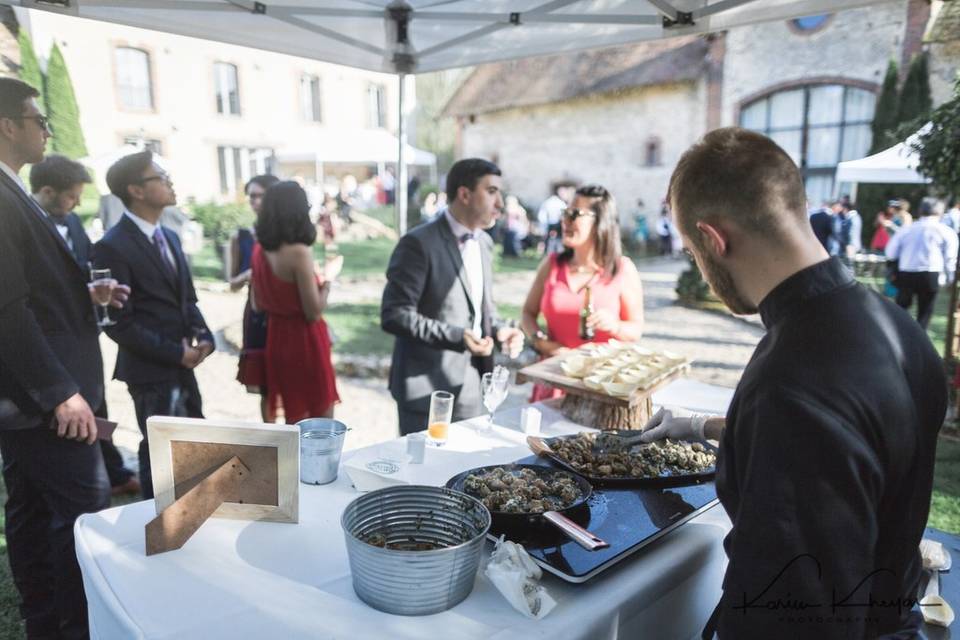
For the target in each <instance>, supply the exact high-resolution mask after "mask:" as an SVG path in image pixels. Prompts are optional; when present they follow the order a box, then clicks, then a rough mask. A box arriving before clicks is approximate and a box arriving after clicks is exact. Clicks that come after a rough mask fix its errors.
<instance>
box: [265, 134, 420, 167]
mask: <svg viewBox="0 0 960 640" xmlns="http://www.w3.org/2000/svg"><path fill="white" fill-rule="evenodd" d="M397 144H398V142H397V137H396V136H394V135H392V134H391V133H390V132H388V131H384V130H383V129H366V130H363V131H351V132H330V133H329V134H324V136H323V139H322V140H321V141H320V142H319V143H318V144H314V145H310V146H308V147H285V148H281V149H279V150H278V151H277V153H276V159H277V161H278V162H344V163H350V164H363V163H376V164H381V163H388V162H396V161H397ZM403 155H404V157H405V158H406V163H407V164H408V165H411V164H414V165H425V166H431V165H435V164H436V162H437V156H436V155H434V154H432V153H430V152H429V151H424V150H423V149H417V148H416V147H412V146H410V145H409V144H408V145H406V146H405V147H404V154H403Z"/></svg>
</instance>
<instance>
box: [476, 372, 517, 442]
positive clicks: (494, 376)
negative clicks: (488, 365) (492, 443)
mask: <svg viewBox="0 0 960 640" xmlns="http://www.w3.org/2000/svg"><path fill="white" fill-rule="evenodd" d="M509 381H510V372H509V371H507V370H506V369H505V368H504V367H497V368H496V369H494V370H493V371H492V372H491V373H485V374H483V378H481V380H480V392H481V393H482V395H483V406H485V407H486V408H487V411H489V412H490V415H489V416H488V417H487V430H488V431H489V430H491V429H492V428H493V413H494V412H495V411H496V410H497V407H499V406H500V404H501V403H502V402H503V401H504V400H506V399H507V383H508V382H509Z"/></svg>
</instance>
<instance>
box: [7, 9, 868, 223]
mask: <svg viewBox="0 0 960 640" xmlns="http://www.w3.org/2000/svg"><path fill="white" fill-rule="evenodd" d="M881 1H883V0H264V1H262V2H260V1H256V0H0V2H2V3H4V4H12V5H15V6H20V7H24V8H30V9H38V10H43V11H54V12H57V13H64V14H67V15H73V16H78V17H81V18H90V19H93V20H102V21H106V22H116V23H119V24H125V25H130V26H134V27H142V28H145V29H154V30H158V31H166V32H169V33H175V34H179V35H185V36H194V37H197V38H204V39H207V40H215V41H218V42H227V43H231V44H236V45H241V46H247V47H255V48H259V49H266V50H269V51H275V52H278V53H286V54H290V55H295V56H301V57H305V58H313V59H316V60H323V61H325V62H332V63H336V64H344V65H349V66H352V67H359V68H362V69H369V70H373V71H384V72H393V73H398V74H400V75H401V82H400V113H401V119H400V127H399V131H398V134H399V142H398V145H397V147H398V149H397V155H398V160H397V165H398V168H399V171H398V173H399V175H398V176H397V177H398V182H399V185H398V194H397V195H398V197H397V221H398V231H399V232H400V233H401V234H402V233H403V232H404V227H405V224H406V212H405V210H406V205H407V199H406V194H405V189H406V181H407V180H406V162H405V161H404V159H403V156H404V153H405V151H406V128H405V125H404V122H403V120H404V114H405V112H404V109H403V102H404V82H403V75H404V74H408V73H424V72H429V71H437V70H440V69H449V68H454V67H462V66H468V65H475V64H480V63H484V62H493V61H497V60H507V59H512V58H524V57H529V56H537V55H546V54H554V53H561V52H565V51H576V50H580V49H591V48H599V47H608V46H612V45H617V44H626V43H630V42H638V41H642V40H653V39H657V38H665V37H672V36H677V35H683V34H689V33H707V32H711V31H722V30H725V29H730V28H733V27H737V26H742V25H747V24H754V23H758V22H767V21H773V20H786V19H789V18H796V17H800V16H807V15H813V14H818V13H827V12H835V11H842V10H844V9H850V8H854V7H862V6H868V5H871V4H876V3H878V2H881Z"/></svg>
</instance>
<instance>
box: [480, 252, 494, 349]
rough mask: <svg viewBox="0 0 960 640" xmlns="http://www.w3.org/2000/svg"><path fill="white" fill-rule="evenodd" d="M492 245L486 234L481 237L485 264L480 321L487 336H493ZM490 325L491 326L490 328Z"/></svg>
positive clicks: (482, 259) (481, 258)
mask: <svg viewBox="0 0 960 640" xmlns="http://www.w3.org/2000/svg"><path fill="white" fill-rule="evenodd" d="M492 246H493V245H492V243H491V242H490V236H489V235H488V234H486V233H484V234H483V236H481V241H480V261H481V262H482V263H483V303H482V306H483V315H482V316H481V317H480V321H481V323H482V326H483V331H484V334H485V335H493V329H492V326H493V325H492V324H491V320H492V318H493V258H492V255H491V250H492ZM488 325H489V326H488Z"/></svg>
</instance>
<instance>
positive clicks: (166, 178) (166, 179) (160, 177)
mask: <svg viewBox="0 0 960 640" xmlns="http://www.w3.org/2000/svg"><path fill="white" fill-rule="evenodd" d="M151 180H162V181H163V182H166V183H167V184H170V176H169V175H167V174H166V173H158V174H157V175H155V176H147V177H146V178H142V179H140V180H137V184H146V183H148V182H150V181H151Z"/></svg>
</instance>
